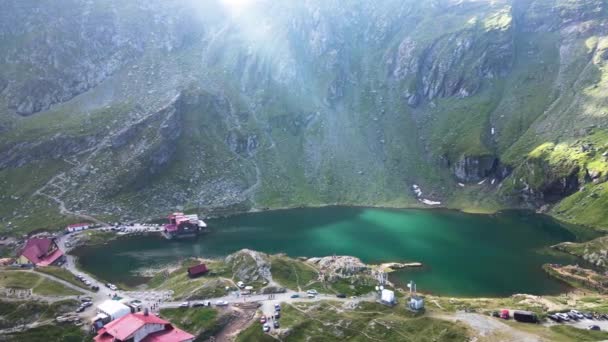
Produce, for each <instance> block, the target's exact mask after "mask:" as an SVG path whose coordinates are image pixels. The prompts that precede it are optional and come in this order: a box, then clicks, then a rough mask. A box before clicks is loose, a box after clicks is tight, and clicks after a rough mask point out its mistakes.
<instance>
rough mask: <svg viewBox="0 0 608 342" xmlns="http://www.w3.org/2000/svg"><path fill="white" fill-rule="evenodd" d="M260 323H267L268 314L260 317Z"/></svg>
mask: <svg viewBox="0 0 608 342" xmlns="http://www.w3.org/2000/svg"><path fill="white" fill-rule="evenodd" d="M260 323H262V324H264V323H266V316H262V318H260Z"/></svg>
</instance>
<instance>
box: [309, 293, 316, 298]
mask: <svg viewBox="0 0 608 342" xmlns="http://www.w3.org/2000/svg"><path fill="white" fill-rule="evenodd" d="M315 297H316V296H315V295H314V294H312V293H309V294H308V298H315Z"/></svg>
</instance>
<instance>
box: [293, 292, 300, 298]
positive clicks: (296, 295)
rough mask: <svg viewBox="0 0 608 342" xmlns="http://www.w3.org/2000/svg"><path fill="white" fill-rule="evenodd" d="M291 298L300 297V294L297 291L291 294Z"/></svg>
mask: <svg viewBox="0 0 608 342" xmlns="http://www.w3.org/2000/svg"><path fill="white" fill-rule="evenodd" d="M291 298H300V295H299V294H297V293H294V294H292V295H291Z"/></svg>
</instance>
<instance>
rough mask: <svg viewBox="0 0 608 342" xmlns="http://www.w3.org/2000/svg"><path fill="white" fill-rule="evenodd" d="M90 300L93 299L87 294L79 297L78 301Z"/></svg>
mask: <svg viewBox="0 0 608 342" xmlns="http://www.w3.org/2000/svg"><path fill="white" fill-rule="evenodd" d="M92 300H93V298H92V297H89V296H84V297H80V301H81V302H83V303H84V302H90V301H92Z"/></svg>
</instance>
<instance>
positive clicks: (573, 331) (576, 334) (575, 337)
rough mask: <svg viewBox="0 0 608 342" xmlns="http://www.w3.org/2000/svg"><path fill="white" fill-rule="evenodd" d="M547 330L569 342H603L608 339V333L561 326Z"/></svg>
mask: <svg viewBox="0 0 608 342" xmlns="http://www.w3.org/2000/svg"><path fill="white" fill-rule="evenodd" d="M549 329H551V331H552V332H554V333H556V334H558V335H560V337H563V338H565V339H566V340H569V341H581V342H583V341H604V340H607V339H608V332H605V331H593V330H584V329H578V328H575V327H571V326H568V325H563V324H560V325H555V326H552V327H551V328H549Z"/></svg>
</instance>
